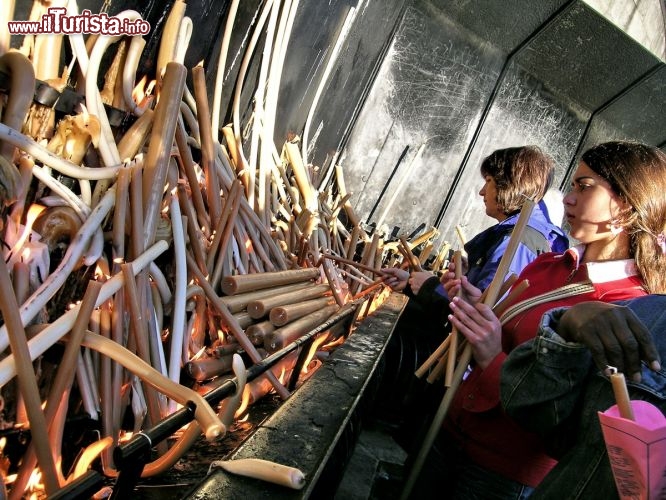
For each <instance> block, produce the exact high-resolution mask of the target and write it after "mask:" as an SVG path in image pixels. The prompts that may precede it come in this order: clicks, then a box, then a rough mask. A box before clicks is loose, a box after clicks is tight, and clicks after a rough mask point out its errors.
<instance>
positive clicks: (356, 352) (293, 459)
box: [187, 293, 407, 500]
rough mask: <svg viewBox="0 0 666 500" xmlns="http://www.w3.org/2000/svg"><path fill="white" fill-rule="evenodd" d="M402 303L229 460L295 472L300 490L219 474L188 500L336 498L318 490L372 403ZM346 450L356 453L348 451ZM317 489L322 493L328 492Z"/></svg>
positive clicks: (379, 314) (371, 323) (384, 308)
mask: <svg viewBox="0 0 666 500" xmlns="http://www.w3.org/2000/svg"><path fill="white" fill-rule="evenodd" d="M406 301H407V299H406V297H405V296H404V295H402V294H395V293H394V294H391V295H390V296H389V297H388V298H387V299H386V301H384V303H383V304H382V305H381V306H380V307H379V308H378V309H377V310H376V311H375V312H374V313H373V314H372V315H370V316H369V317H368V318H366V319H365V320H364V321H363V323H362V324H361V325H359V326H358V328H357V329H356V330H355V331H354V333H352V335H350V337H349V338H348V339H347V341H346V342H345V343H344V344H343V345H342V346H340V347H339V348H337V349H336V350H335V351H334V353H333V354H332V355H331V357H330V358H329V359H328V360H326V361H325V362H324V364H323V366H322V367H321V368H319V370H317V372H316V373H315V374H314V375H313V376H312V378H310V379H309V380H308V381H307V382H306V383H305V384H303V386H302V387H301V388H299V389H298V391H296V392H295V393H294V395H293V396H292V397H290V398H289V399H287V401H285V402H284V403H283V405H282V406H281V407H280V408H279V409H278V411H277V412H276V413H275V414H274V415H272V416H271V417H270V418H269V419H268V420H267V421H266V422H265V423H263V424H262V425H261V426H260V427H259V428H258V429H257V430H256V431H255V433H254V434H252V436H251V437H250V438H248V440H247V441H246V442H245V443H244V444H243V445H242V446H241V447H240V448H239V449H238V450H236V451H235V452H234V453H233V454H232V456H231V457H230V458H231V459H240V458H261V459H264V460H270V461H273V462H277V463H281V464H284V465H289V466H292V467H297V468H299V469H300V470H301V471H303V473H304V474H305V478H306V484H305V486H304V487H303V489H301V490H291V489H289V488H286V487H283V486H277V485H274V484H270V483H266V482H263V481H259V480H255V479H250V478H245V477H240V476H234V475H232V474H228V473H226V472H224V471H222V470H219V469H217V470H214V471H213V472H211V473H210V474H209V475H208V477H207V478H206V479H205V480H204V481H203V482H202V483H201V484H200V485H199V486H197V487H196V488H195V489H194V490H193V491H192V492H191V493H190V495H189V496H188V497H187V498H189V499H200V500H203V499H206V500H212V499H249V498H252V499H256V498H271V499H282V498H283V499H296V498H308V497H310V496H311V495H312V497H313V498H315V497H316V498H326V497H333V495H334V493H335V491H334V489H335V485H336V484H337V483H336V482H335V481H333V482H331V483H330V484H332V486H330V484H326V485H325V486H324V485H322V484H321V483H322V482H324V477H323V476H325V475H327V471H326V470H325V469H326V467H327V464H328V462H329V461H330V459H331V457H332V456H333V455H334V454H336V451H335V448H336V446H338V445H341V444H342V445H344V444H345V443H343V441H344V440H345V433H348V431H349V427H350V426H352V427H353V426H356V425H357V422H356V420H357V419H358V418H359V417H360V416H359V413H360V414H362V407H363V405H365V404H367V403H371V400H372V396H373V394H372V392H373V391H372V377H373V375H374V374H375V373H376V372H377V369H378V367H379V366H380V363H381V359H382V355H383V353H384V349H385V347H386V344H387V343H388V340H389V339H390V337H391V334H392V333H393V329H394V326H395V323H396V322H397V320H398V317H399V316H400V313H401V312H402V310H403V308H404V306H405V304H406ZM347 444H349V443H347ZM350 447H351V448H353V443H351V445H350ZM350 451H351V450H350ZM220 458H222V457H220ZM340 472H341V471H340ZM322 488H326V489H325V491H323V490H322ZM313 492H315V494H313Z"/></svg>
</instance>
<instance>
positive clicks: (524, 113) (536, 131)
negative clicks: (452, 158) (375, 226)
mask: <svg viewBox="0 0 666 500" xmlns="http://www.w3.org/2000/svg"><path fill="white" fill-rule="evenodd" d="M588 117H589V112H586V111H585V110H584V109H581V108H576V107H573V106H571V105H570V103H563V102H562V100H561V99H560V98H559V97H558V96H555V95H553V94H552V93H550V92H549V91H548V90H547V89H546V88H544V86H543V84H542V82H540V81H538V80H536V79H535V78H533V77H531V76H530V75H528V74H526V73H525V72H524V71H522V70H521V69H520V67H518V66H517V65H513V66H512V67H511V68H510V69H509V71H508V73H507V76H506V79H505V81H504V84H503V85H502V86H501V88H500V92H499V94H498V96H497V99H496V101H495V103H494V105H493V106H492V108H491V111H490V113H489V115H488V118H487V120H486V122H485V124H484V126H483V129H482V130H481V134H480V136H479V140H478V142H477V144H476V146H475V148H474V150H473V152H472V155H471V156H470V160H469V162H468V163H467V165H466V166H465V170H464V172H463V175H462V177H461V180H460V182H459V184H458V185H457V187H456V190H455V192H454V193H453V198H452V201H451V204H450V206H449V210H448V211H447V214H446V216H445V217H444V218H443V220H442V223H441V225H440V226H439V229H440V231H441V232H442V234H448V235H453V234H455V233H454V231H455V225H456V224H460V225H461V226H462V227H463V230H464V233H465V234H466V235H467V236H468V237H470V238H471V237H472V236H474V235H475V234H477V233H478V232H480V231H481V230H483V229H484V228H486V227H488V226H490V225H492V224H495V223H496V221H495V220H494V219H491V218H489V217H487V216H485V215H484V214H485V208H484V204H483V200H482V199H481V197H480V196H478V194H477V193H478V191H479V189H480V187H481V185H482V179H481V175H480V173H479V167H480V165H481V162H482V161H483V158H485V157H486V156H487V155H489V154H490V153H492V152H493V151H494V150H496V149H499V148H505V147H513V146H520V145H525V144H534V145H537V146H539V147H540V148H542V149H543V150H544V151H545V152H546V153H547V154H549V155H550V156H551V157H552V158H553V159H554V160H555V164H556V174H555V182H554V185H555V186H557V185H559V183H560V182H561V181H562V179H563V178H564V176H565V173H566V169H567V166H568V165H569V160H570V158H571V156H572V155H573V154H574V153H575V152H576V146H577V145H578V139H579V137H580V135H581V133H582V132H583V130H584V128H585V123H586V120H587V118H588ZM451 238H452V237H451V236H449V238H448V239H449V241H450V240H451ZM456 243H457V242H456Z"/></svg>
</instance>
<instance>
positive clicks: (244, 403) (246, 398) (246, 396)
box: [234, 385, 250, 422]
mask: <svg viewBox="0 0 666 500" xmlns="http://www.w3.org/2000/svg"><path fill="white" fill-rule="evenodd" d="M249 405H250V386H249V385H245V387H244V388H243V397H242V398H241V404H240V406H239V407H238V409H237V410H236V413H234V418H236V419H239V417H240V416H241V415H243V413H245V410H247V407H248V406H249ZM248 417H249V414H248V415H245V416H243V419H242V420H241V422H242V421H245V420H247V418H248Z"/></svg>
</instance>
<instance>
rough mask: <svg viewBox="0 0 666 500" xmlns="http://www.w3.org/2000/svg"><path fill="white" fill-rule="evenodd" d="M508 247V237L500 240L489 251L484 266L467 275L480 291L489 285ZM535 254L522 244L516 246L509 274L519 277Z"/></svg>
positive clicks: (534, 257)
mask: <svg viewBox="0 0 666 500" xmlns="http://www.w3.org/2000/svg"><path fill="white" fill-rule="evenodd" d="M508 245H509V236H507V237H505V238H502V240H500V241H499V242H498V243H497V245H496V246H495V248H493V249H492V250H491V251H489V257H488V259H487V260H486V262H485V264H484V265H483V266H482V267H481V268H480V269H474V270H472V271H471V272H469V273H467V277H468V279H470V282H471V283H472V284H473V285H474V286H476V287H477V288H479V289H480V290H485V289H486V288H488V286H489V285H490V282H491V281H492V280H493V278H494V277H495V273H496V272H497V267H498V266H499V263H500V260H501V259H502V256H503V255H504V253H505V252H506V248H507V246H508ZM536 257H537V256H536V254H535V253H534V252H533V251H532V250H530V249H529V248H528V247H527V246H525V245H524V244H522V243H519V244H518V248H517V249H516V255H515V256H514V258H513V260H512V261H511V265H510V266H509V273H515V274H516V276H519V275H520V272H521V271H522V270H523V269H524V268H525V266H527V264H529V263H530V262H532V261H533V260H534V259H536Z"/></svg>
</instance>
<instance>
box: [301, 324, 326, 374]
mask: <svg viewBox="0 0 666 500" xmlns="http://www.w3.org/2000/svg"><path fill="white" fill-rule="evenodd" d="M328 335H329V334H328V333H325V334H324V335H320V336H319V337H317V338H316V339H315V340H314V342H312V345H311V346H310V351H309V352H308V357H307V358H306V359H305V363H303V368H301V373H308V366H310V361H312V358H314V355H315V353H316V352H317V349H319V346H320V345H322V344H323V343H324V342H326V339H327V338H328Z"/></svg>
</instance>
